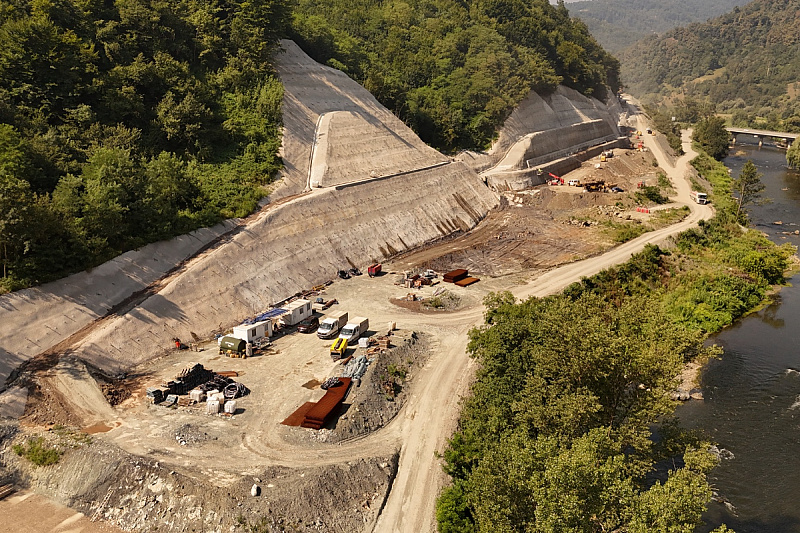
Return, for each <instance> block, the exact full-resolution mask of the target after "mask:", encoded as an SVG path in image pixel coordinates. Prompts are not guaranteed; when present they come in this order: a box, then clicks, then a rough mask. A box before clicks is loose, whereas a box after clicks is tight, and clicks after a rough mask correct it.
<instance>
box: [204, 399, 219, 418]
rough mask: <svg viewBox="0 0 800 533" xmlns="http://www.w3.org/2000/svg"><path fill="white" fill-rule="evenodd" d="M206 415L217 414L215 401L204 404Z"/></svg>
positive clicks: (217, 408)
mask: <svg viewBox="0 0 800 533" xmlns="http://www.w3.org/2000/svg"><path fill="white" fill-rule="evenodd" d="M206 414H207V415H216V414H219V402H218V401H216V400H211V401H208V402H206Z"/></svg>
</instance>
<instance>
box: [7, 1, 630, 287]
mask: <svg viewBox="0 0 800 533" xmlns="http://www.w3.org/2000/svg"><path fill="white" fill-rule="evenodd" d="M283 37H292V38H295V39H296V40H297V41H298V42H299V44H300V45H301V47H303V48H304V49H305V50H306V51H307V52H308V53H309V54H310V55H312V56H313V57H314V58H315V59H318V60H320V61H321V62H324V63H327V64H328V65H331V66H333V67H336V68H339V69H341V70H343V71H344V72H346V73H347V74H349V75H350V76H351V77H352V78H354V79H355V80H356V81H358V82H360V83H362V84H363V85H364V86H365V87H366V88H367V89H368V90H370V91H371V92H372V93H373V94H374V95H375V96H376V97H377V98H378V100H380V101H381V103H383V104H384V105H386V106H387V107H388V108H389V109H391V110H392V111H393V112H395V113H396V114H397V115H398V116H399V117H400V118H402V119H403V120H405V121H406V123H408V124H409V125H410V126H411V127H412V128H414V130H415V131H416V132H417V133H418V134H419V135H420V136H421V137H422V138H423V139H424V140H426V141H427V142H429V143H430V144H431V145H433V146H434V147H436V148H439V149H444V150H458V149H461V148H476V147H478V148H484V147H487V146H488V145H489V143H490V141H491V139H492V138H493V137H494V136H495V132H496V130H497V128H498V127H499V126H500V125H501V124H502V122H503V120H504V119H505V118H506V117H507V116H508V114H509V113H510V112H511V110H512V109H513V108H514V107H515V106H516V104H517V103H518V102H519V101H521V100H522V99H523V98H524V97H525V96H526V95H527V94H528V92H529V91H530V90H531V89H536V90H539V91H543V92H547V91H550V90H553V89H554V88H555V87H556V86H557V85H558V84H560V83H563V84H565V85H568V86H570V87H573V88H575V89H578V90H579V91H581V92H583V93H584V94H591V95H595V96H598V97H601V98H602V97H603V96H604V95H605V91H606V86H607V85H608V86H610V87H611V89H612V90H616V88H617V85H618V81H617V80H618V71H619V64H618V62H617V61H616V60H615V59H614V58H613V57H611V56H610V55H609V54H607V53H606V52H605V51H604V50H603V49H602V48H601V47H600V46H599V45H598V44H597V43H596V42H595V41H594V39H593V38H592V37H591V36H590V35H589V33H588V31H587V29H586V27H585V25H583V24H582V23H581V22H579V21H576V20H573V19H571V18H570V16H569V13H568V11H567V9H566V8H565V7H564V6H551V5H550V4H549V3H548V2H547V0H529V1H522V0H491V1H485V0H405V1H402V0H400V1H381V0H347V1H345V0H319V1H315V0H299V1H295V0H159V1H154V0H114V1H105V2H104V1H97V0H0V262H1V263H2V268H1V269H0V292H3V291H4V290H14V289H16V288H20V287H24V286H29V285H33V284H38V283H42V282H45V281H49V280H52V279H55V278H58V277H61V276H63V275H65V274H68V273H71V272H76V271H79V270H83V269H84V268H86V267H90V266H94V265H97V264H100V263H102V262H103V261H105V260H107V259H110V258H111V257H114V256H116V255H118V254H120V253H122V252H124V251H126V250H130V249H132V248H136V247H139V246H141V245H143V244H146V243H149V242H153V241H156V240H160V239H165V238H169V237H171V236H174V235H178V234H181V233H185V232H188V231H190V230H192V229H195V228H198V227H202V226H206V225H211V224H213V223H215V222H217V221H219V220H221V219H223V218H229V217H234V216H242V215H245V214H248V213H250V212H252V211H253V210H254V209H255V207H256V205H257V202H258V200H259V199H260V198H261V197H262V196H263V194H264V187H263V186H264V185H265V184H267V183H269V181H270V180H272V179H273V178H274V177H275V176H276V173H277V171H278V170H279V168H280V164H281V162H280V158H279V156H278V155H277V154H278V149H279V147H280V142H281V138H280V135H281V133H280V128H281V108H280V106H281V101H282V96H283V92H282V87H281V84H280V82H279V80H277V79H276V78H275V77H274V76H273V73H272V66H271V64H270V62H271V58H272V52H273V51H274V50H275V47H276V45H277V42H278V39H279V38H283Z"/></svg>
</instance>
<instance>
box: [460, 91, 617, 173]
mask: <svg viewBox="0 0 800 533" xmlns="http://www.w3.org/2000/svg"><path fill="white" fill-rule="evenodd" d="M620 112H621V107H620V105H619V103H618V101H617V100H616V98H611V99H610V100H609V102H608V104H604V103H602V102H600V101H599V100H597V99H594V98H589V97H586V96H583V95H582V94H580V93H578V92H577V91H575V90H573V89H569V88H567V87H559V88H558V89H557V90H556V91H555V92H554V93H553V94H550V95H547V96H544V97H543V96H540V95H538V94H536V93H531V94H530V95H529V96H528V97H527V98H526V99H525V100H523V101H522V102H521V103H520V105H519V107H517V108H516V109H515V110H514V112H513V113H512V114H511V116H510V117H509V118H508V120H506V122H505V124H504V125H503V128H502V129H501V130H500V134H499V136H498V138H497V141H496V142H495V143H494V145H493V146H492V148H491V150H489V151H488V152H487V153H485V154H476V153H474V152H465V153H463V154H461V155H460V156H459V159H462V160H463V161H465V162H467V163H468V164H469V165H470V166H471V167H472V168H474V169H475V170H477V171H479V172H481V174H482V175H483V177H484V178H485V179H486V181H487V183H488V184H489V185H490V186H492V187H494V188H500V189H503V188H505V187H506V186H507V185H508V184H509V183H521V184H522V185H520V186H519V187H515V188H526V187H530V186H531V185H534V184H536V183H541V182H542V180H541V178H537V177H536V176H537V175H538V174H537V172H536V169H535V167H538V166H540V165H542V164H545V163H549V162H552V161H555V160H558V159H561V158H563V157H566V156H569V155H570V154H572V153H574V152H577V151H580V150H585V149H587V148H589V147H592V146H597V145H600V144H603V143H608V142H611V141H615V140H617V139H618V138H619V128H618V127H617V123H618V117H619V114H620Z"/></svg>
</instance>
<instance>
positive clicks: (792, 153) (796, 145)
mask: <svg viewBox="0 0 800 533" xmlns="http://www.w3.org/2000/svg"><path fill="white" fill-rule="evenodd" d="M786 164H787V165H789V167H790V168H797V169H800V142H798V141H797V140H795V141H794V142H793V143H792V145H791V146H790V147H789V149H788V150H786Z"/></svg>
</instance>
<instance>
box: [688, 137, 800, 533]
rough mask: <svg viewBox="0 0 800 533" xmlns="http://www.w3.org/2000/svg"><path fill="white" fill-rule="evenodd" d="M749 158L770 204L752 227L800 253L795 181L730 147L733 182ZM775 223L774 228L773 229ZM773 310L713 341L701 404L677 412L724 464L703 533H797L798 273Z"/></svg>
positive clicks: (761, 158)
mask: <svg viewBox="0 0 800 533" xmlns="http://www.w3.org/2000/svg"><path fill="white" fill-rule="evenodd" d="M747 159H751V160H752V161H753V162H754V163H755V164H756V166H757V167H758V170H759V172H761V173H762V174H763V178H762V182H763V183H764V184H765V185H766V189H765V191H764V193H763V195H764V196H765V197H768V198H770V199H771V200H772V202H771V203H769V204H766V205H763V206H757V207H753V208H752V209H751V210H750V211H751V220H752V221H753V223H754V226H755V227H756V228H757V229H759V230H761V231H764V232H765V233H767V234H768V235H769V236H770V238H771V239H772V240H773V241H775V242H777V243H785V242H789V243H792V244H794V245H795V246H797V245H800V235H798V236H795V235H786V234H785V233H793V232H794V231H795V230H796V229H798V230H800V173H797V172H794V171H789V170H788V169H787V168H786V152H785V151H783V150H779V149H777V148H768V147H764V148H758V146H743V145H740V144H737V145H736V147H735V148H734V149H733V150H731V155H730V156H729V157H728V158H727V159H726V160H725V164H726V165H727V166H728V167H729V168H731V169H732V173H733V175H734V176H737V175H738V174H739V171H740V170H741V167H742V165H743V164H744V163H745V161H747ZM775 222H782V224H775ZM791 283H792V284H793V285H794V286H792V287H786V288H783V290H782V291H781V292H780V294H779V295H778V297H777V298H776V299H775V302H774V303H773V304H771V305H769V306H768V307H766V308H764V309H762V310H760V311H759V312H757V313H754V314H752V315H749V316H748V317H746V318H744V319H742V320H739V321H738V322H737V323H736V324H734V325H733V326H731V327H729V328H727V329H725V330H724V331H722V332H720V333H719V334H718V335H716V337H715V338H714V339H712V340H713V342H716V343H717V344H718V345H720V346H722V347H723V349H724V354H723V356H722V357H721V359H719V360H716V361H712V362H711V363H710V364H709V365H708V366H707V367H706V369H705V371H704V372H703V374H702V377H701V385H702V388H703V392H704V394H705V401H702V402H699V401H691V402H688V403H687V404H685V405H683V406H682V407H681V408H680V409H679V410H678V415H679V416H680V418H681V420H682V422H683V424H684V426H686V427H690V428H696V429H701V430H703V431H704V432H705V433H706V434H707V435H708V436H709V438H710V439H712V440H713V441H715V442H717V443H719V446H720V447H721V448H724V449H725V450H728V451H730V452H731V453H732V454H733V456H732V458H728V459H723V460H722V462H721V464H720V466H719V467H717V468H716V469H715V470H714V471H713V472H712V473H711V475H710V480H711V483H712V485H713V486H714V487H715V489H716V490H717V491H718V493H719V496H720V498H721V499H722V500H724V502H727V503H723V502H719V503H712V504H711V506H710V508H709V510H708V512H707V513H706V516H705V520H706V523H707V526H704V527H702V528H700V529H699V530H698V533H705V532H707V531H710V530H711V529H713V528H714V527H717V526H719V525H720V524H722V523H725V524H727V525H728V526H729V527H731V528H733V529H735V530H736V531H737V532H738V533H795V532H797V533H800V275H798V276H795V277H794V278H793V279H792V280H791Z"/></svg>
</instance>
